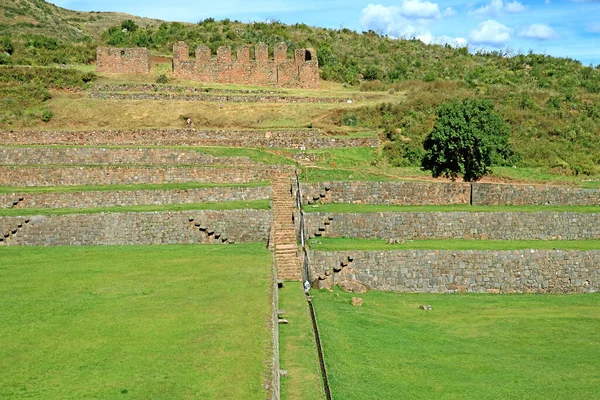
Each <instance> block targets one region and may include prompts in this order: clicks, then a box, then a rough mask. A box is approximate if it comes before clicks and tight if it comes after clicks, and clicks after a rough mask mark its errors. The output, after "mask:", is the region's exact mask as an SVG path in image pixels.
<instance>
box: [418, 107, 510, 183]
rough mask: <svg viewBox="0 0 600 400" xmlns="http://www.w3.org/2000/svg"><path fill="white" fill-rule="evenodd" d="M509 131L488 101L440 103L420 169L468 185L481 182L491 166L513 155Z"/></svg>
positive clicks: (504, 163)
mask: <svg viewBox="0 0 600 400" xmlns="http://www.w3.org/2000/svg"><path fill="white" fill-rule="evenodd" d="M509 136H510V128H509V127H508V125H507V124H506V123H505V122H504V121H503V120H502V118H501V117H500V116H499V115H498V114H497V113H496V112H495V111H494V104H493V103H492V102H491V101H489V100H476V99H466V100H463V101H461V102H452V103H446V104H442V105H441V106H440V107H439V108H438V111H437V118H436V121H435V125H434V127H433V131H431V133H430V134H429V136H428V137H427V139H426V140H425V142H424V144H423V145H424V148H425V151H426V153H425V157H424V158H423V162H422V167H423V169H424V170H428V171H431V173H432V175H433V176H434V177H436V178H437V177H439V176H442V175H443V176H445V177H446V178H450V179H452V180H455V179H456V178H457V177H458V176H460V175H462V176H463V178H464V180H465V181H467V182H473V181H477V180H479V179H481V178H482V177H483V176H485V175H487V174H488V173H489V172H490V167H491V166H493V165H506V164H507V163H508V162H509V161H511V159H512V158H513V156H514V153H513V152H512V150H511V149H510V144H509V142H508V139H509Z"/></svg>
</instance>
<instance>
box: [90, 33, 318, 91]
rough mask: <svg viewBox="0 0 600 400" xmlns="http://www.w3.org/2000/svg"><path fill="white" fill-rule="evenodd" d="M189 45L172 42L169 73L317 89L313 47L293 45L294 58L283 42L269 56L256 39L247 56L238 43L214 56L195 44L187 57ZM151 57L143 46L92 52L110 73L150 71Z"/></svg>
mask: <svg viewBox="0 0 600 400" xmlns="http://www.w3.org/2000/svg"><path fill="white" fill-rule="evenodd" d="M189 51H190V48H189V46H188V44H187V43H185V42H178V43H176V44H175V45H174V46H173V75H174V76H176V77H178V78H184V79H190V80H196V81H201V82H216V83H236V84H243V85H257V86H276V87H284V88H302V89H317V88H318V87H319V62H318V60H317V52H316V51H315V50H314V49H297V50H296V51H295V52H294V59H293V60H290V59H288V58H287V51H288V48H287V45H286V44H285V43H279V44H277V45H276V46H275V49H274V52H273V55H274V56H273V59H270V58H269V48H268V47H267V45H265V44H263V43H259V44H257V45H256V46H255V48H254V59H251V58H250V46H242V47H238V49H237V54H236V58H235V59H234V58H232V55H231V48H230V47H226V46H221V47H219V49H218V50H217V56H216V58H213V57H212V54H211V51H210V48H209V47H208V46H206V45H201V46H198V48H196V51H195V56H196V57H195V59H190V53H189ZM151 66H152V57H151V56H150V52H149V51H148V49H146V48H111V47H99V48H98V49H97V56H96V70H97V71H98V72H105V73H114V74H147V73H150V69H151Z"/></svg>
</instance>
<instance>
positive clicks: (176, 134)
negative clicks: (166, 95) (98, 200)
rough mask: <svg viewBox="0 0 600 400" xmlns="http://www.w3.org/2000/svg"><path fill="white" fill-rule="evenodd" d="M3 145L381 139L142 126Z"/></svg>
mask: <svg viewBox="0 0 600 400" xmlns="http://www.w3.org/2000/svg"><path fill="white" fill-rule="evenodd" d="M0 144H3V145H44V146H47V145H52V144H66V145H116V146H128V145H132V146H144V145H150V146H227V147H266V148H286V149H298V148H301V147H305V148H307V149H320V148H345V147H377V146H379V140H378V139H377V138H332V137H327V136H325V135H323V134H321V133H320V131H319V130H316V129H300V130H283V131H281V130H274V131H255V130H195V129H140V130H132V131H116V130H115V131H113V130H95V131H85V132H60V131H58V132H57V131H5V132H0Z"/></svg>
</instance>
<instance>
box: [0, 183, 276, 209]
mask: <svg viewBox="0 0 600 400" xmlns="http://www.w3.org/2000/svg"><path fill="white" fill-rule="evenodd" d="M270 198H271V186H264V187H215V188H201V189H187V190H123V191H107V192H79V193H66V192H58V193H11V194H1V193H0V208H93V207H111V206H136V205H159V204H194V203H203V202H217V201H252V200H266V199H270Z"/></svg>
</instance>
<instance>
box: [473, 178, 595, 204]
mask: <svg viewBox="0 0 600 400" xmlns="http://www.w3.org/2000/svg"><path fill="white" fill-rule="evenodd" d="M473 204H477V205H486V206H488V205H530V204H535V205H566V206H580V205H600V189H591V188H590V189H586V188H580V187H570V186H543V185H496V184H489V183H475V184H473Z"/></svg>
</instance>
